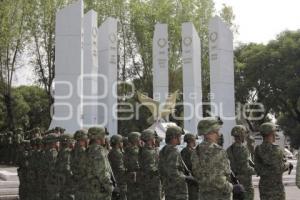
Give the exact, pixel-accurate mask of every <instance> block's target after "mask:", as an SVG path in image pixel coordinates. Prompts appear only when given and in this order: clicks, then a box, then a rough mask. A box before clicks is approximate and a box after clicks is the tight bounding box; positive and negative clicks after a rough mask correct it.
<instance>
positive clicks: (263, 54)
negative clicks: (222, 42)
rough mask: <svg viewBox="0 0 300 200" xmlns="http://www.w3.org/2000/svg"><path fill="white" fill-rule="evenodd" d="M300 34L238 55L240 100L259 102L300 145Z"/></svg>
mask: <svg viewBox="0 0 300 200" xmlns="http://www.w3.org/2000/svg"><path fill="white" fill-rule="evenodd" d="M299 55H300V31H286V32H283V33H281V34H280V35H279V36H278V37H277V39H276V40H273V41H270V42H269V43H268V44H267V45H262V44H248V45H243V46H241V47H239V48H238V49H237V50H236V52H235V56H236V61H235V63H236V76H235V77H236V98H237V100H238V101H240V102H241V103H246V102H259V103H262V104H263V105H264V107H265V115H264V118H263V119H262V121H265V120H266V117H267V115H268V114H273V115H274V116H275V117H276V118H278V119H279V120H278V122H279V123H280V124H281V125H282V127H283V128H284V131H285V133H286V134H288V135H290V136H292V139H293V141H300V139H299V138H300V134H299V132H297V133H296V132H295V131H296V130H299V124H300V110H299V108H298V107H297V101H298V98H299V97H300V90H299V88H300V60H299Z"/></svg>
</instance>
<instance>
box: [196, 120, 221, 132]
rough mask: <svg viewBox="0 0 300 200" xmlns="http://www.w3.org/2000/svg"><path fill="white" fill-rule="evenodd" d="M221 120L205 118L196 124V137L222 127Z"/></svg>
mask: <svg viewBox="0 0 300 200" xmlns="http://www.w3.org/2000/svg"><path fill="white" fill-rule="evenodd" d="M222 124H223V122H222V120H221V119H220V118H219V117H205V118H203V119H202V120H200V122H199V123H198V126H197V130H198V135H206V134H208V133H210V132H212V131H215V130H219V129H220V128H221V127H222Z"/></svg>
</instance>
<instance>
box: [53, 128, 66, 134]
mask: <svg viewBox="0 0 300 200" xmlns="http://www.w3.org/2000/svg"><path fill="white" fill-rule="evenodd" d="M54 131H55V132H60V133H64V132H65V131H66V129H64V128H62V127H60V126H57V127H55V128H54Z"/></svg>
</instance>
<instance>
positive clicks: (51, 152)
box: [44, 148, 58, 173]
mask: <svg viewBox="0 0 300 200" xmlns="http://www.w3.org/2000/svg"><path fill="white" fill-rule="evenodd" d="M57 155H58V152H57V150H56V149H54V148H52V149H47V150H46V151H45V154H44V159H45V165H46V169H47V172H48V173H49V172H50V173H54V171H55V165H56V160H57Z"/></svg>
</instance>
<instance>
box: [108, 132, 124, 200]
mask: <svg viewBox="0 0 300 200" xmlns="http://www.w3.org/2000/svg"><path fill="white" fill-rule="evenodd" d="M110 145H111V147H112V149H111V150H110V152H109V154H108V159H109V162H110V165H111V168H112V171H113V173H114V175H115V178H116V182H117V186H118V188H119V197H118V198H117V197H115V196H113V198H112V200H126V199H127V198H126V192H127V185H126V178H125V172H126V169H125V165H124V160H123V157H124V155H123V138H122V136H121V135H113V136H112V137H111V138H110Z"/></svg>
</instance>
